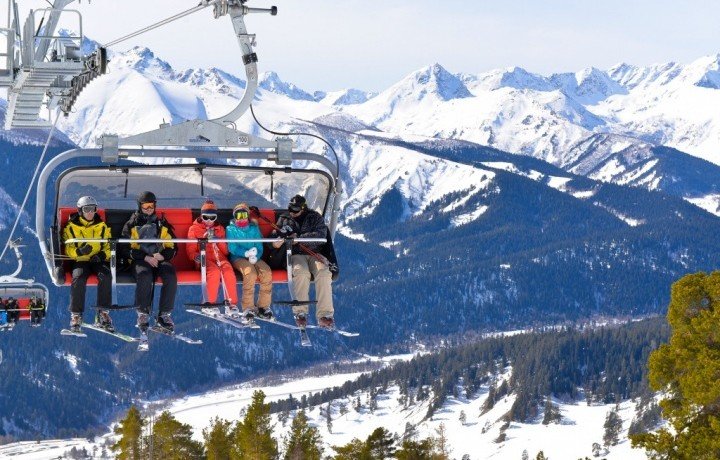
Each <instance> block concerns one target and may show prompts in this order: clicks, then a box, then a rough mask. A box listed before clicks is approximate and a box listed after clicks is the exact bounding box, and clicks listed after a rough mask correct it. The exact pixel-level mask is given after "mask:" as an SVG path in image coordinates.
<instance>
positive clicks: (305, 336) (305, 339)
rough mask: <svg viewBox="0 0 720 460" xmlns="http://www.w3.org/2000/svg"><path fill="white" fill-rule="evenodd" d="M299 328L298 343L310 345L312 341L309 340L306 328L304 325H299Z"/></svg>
mask: <svg viewBox="0 0 720 460" xmlns="http://www.w3.org/2000/svg"><path fill="white" fill-rule="evenodd" d="M298 329H299V330H300V345H302V346H303V347H311V346H312V342H311V341H310V336H309V335H308V333H307V329H305V328H304V327H299V328H298Z"/></svg>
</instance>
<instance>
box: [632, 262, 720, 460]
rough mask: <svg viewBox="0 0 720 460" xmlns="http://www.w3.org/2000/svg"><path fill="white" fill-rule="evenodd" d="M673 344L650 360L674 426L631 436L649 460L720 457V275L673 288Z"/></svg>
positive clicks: (688, 279)
mask: <svg viewBox="0 0 720 460" xmlns="http://www.w3.org/2000/svg"><path fill="white" fill-rule="evenodd" d="M667 320H668V323H669V324H670V327H671V329H672V335H671V337H670V341H669V342H668V343H666V344H663V345H661V346H660V347H659V348H658V349H657V350H655V351H654V352H653V353H652V354H651V355H650V359H649V360H648V367H649V369H650V373H649V380H650V386H651V388H652V389H653V390H655V391H663V392H664V394H666V395H667V397H666V399H664V400H663V401H661V403H660V407H661V408H662V412H663V418H664V419H666V420H667V421H668V422H670V424H671V425H672V428H671V429H668V428H661V429H659V430H658V431H656V432H653V433H640V434H634V435H631V436H630V439H631V440H632V445H633V446H634V447H643V448H645V449H646V450H647V451H648V452H647V453H648V455H649V456H650V457H651V458H657V459H659V458H697V459H704V458H720V404H718V401H720V385H718V384H717V381H718V375H720V356H719V355H718V352H717V350H718V348H720V328H718V324H720V272H718V271H715V272H713V273H711V274H710V275H707V274H705V273H702V272H700V273H695V274H691V275H686V276H684V277H683V278H681V279H680V280H678V281H677V282H675V283H674V284H673V286H672V289H671V293H670V306H669V308H668V313H667Z"/></svg>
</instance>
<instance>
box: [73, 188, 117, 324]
mask: <svg viewBox="0 0 720 460" xmlns="http://www.w3.org/2000/svg"><path fill="white" fill-rule="evenodd" d="M97 208H98V205H97V201H95V198H93V197H91V196H83V197H81V198H80V199H79V200H78V202H77V210H78V212H77V213H73V214H71V215H70V219H69V220H68V223H67V224H66V225H65V228H64V229H63V243H65V241H67V240H69V239H71V238H98V239H99V238H104V239H108V238H110V228H108V226H107V225H105V222H103V220H102V219H101V218H100V216H99V215H98V214H97ZM65 255H66V256H68V257H70V258H71V259H72V284H71V287H70V314H71V318H70V330H71V331H73V332H80V326H81V325H82V315H83V312H84V311H85V290H86V287H87V280H88V277H89V276H90V274H91V273H95V274H96V275H97V278H98V287H97V305H98V307H100V308H99V309H98V312H97V316H96V317H95V322H96V323H98V324H99V325H100V326H101V327H103V328H104V329H105V330H107V331H108V332H114V331H115V329H114V328H113V324H112V320H111V319H110V314H109V313H108V311H107V310H106V309H104V308H102V307H109V306H110V305H111V303H112V275H111V274H110V266H109V263H108V261H109V260H110V244H109V243H107V242H105V243H84V242H80V243H65Z"/></svg>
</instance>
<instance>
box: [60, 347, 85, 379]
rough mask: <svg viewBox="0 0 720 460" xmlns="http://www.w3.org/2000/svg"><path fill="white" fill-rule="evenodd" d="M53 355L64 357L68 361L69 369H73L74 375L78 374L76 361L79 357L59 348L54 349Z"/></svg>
mask: <svg viewBox="0 0 720 460" xmlns="http://www.w3.org/2000/svg"><path fill="white" fill-rule="evenodd" d="M55 357H56V358H58V359H64V360H65V361H67V362H68V365H69V366H70V369H71V370H72V371H73V373H74V374H75V375H80V369H78V362H79V358H78V357H77V356H75V355H72V354H70V353H63V352H61V351H59V350H55Z"/></svg>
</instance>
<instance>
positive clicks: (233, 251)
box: [226, 203, 272, 319]
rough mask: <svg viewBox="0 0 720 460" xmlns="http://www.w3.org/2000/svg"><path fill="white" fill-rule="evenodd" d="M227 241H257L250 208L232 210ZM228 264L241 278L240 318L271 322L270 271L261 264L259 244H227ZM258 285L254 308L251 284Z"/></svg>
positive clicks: (258, 231)
mask: <svg viewBox="0 0 720 460" xmlns="http://www.w3.org/2000/svg"><path fill="white" fill-rule="evenodd" d="M226 233H227V238H228V239H260V238H262V237H263V236H262V233H260V227H259V226H258V223H257V220H255V219H250V208H249V207H248V205H247V204H246V203H240V204H238V205H237V206H235V208H234V209H233V218H232V219H231V220H230V224H229V225H228V226H227V229H226ZM228 249H229V250H230V262H231V263H232V264H233V267H235V269H236V270H237V271H238V272H239V273H240V274H241V275H242V280H243V281H242V285H243V293H242V299H241V301H240V303H241V305H242V309H243V314H244V315H246V316H251V315H253V314H255V315H258V316H260V317H263V318H266V319H270V318H272V311H271V310H270V304H271V303H272V270H271V269H270V267H269V266H268V264H266V263H265V261H263V260H261V259H260V257H262V253H263V245H262V243H259V242H258V243H228ZM256 282H259V283H260V292H259V294H258V301H257V306H256V304H255V302H254V297H255V283H256Z"/></svg>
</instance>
